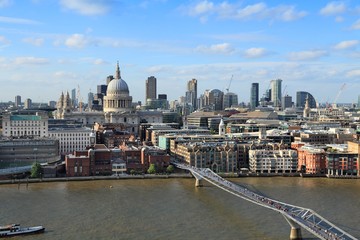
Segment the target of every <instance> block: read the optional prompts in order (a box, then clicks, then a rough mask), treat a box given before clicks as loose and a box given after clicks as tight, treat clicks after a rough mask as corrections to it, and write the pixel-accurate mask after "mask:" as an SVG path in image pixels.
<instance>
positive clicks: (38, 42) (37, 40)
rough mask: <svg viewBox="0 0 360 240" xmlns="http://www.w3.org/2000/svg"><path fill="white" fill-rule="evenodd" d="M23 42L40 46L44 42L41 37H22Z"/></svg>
mask: <svg viewBox="0 0 360 240" xmlns="http://www.w3.org/2000/svg"><path fill="white" fill-rule="evenodd" d="M23 42H25V43H29V44H31V45H34V46H37V47H40V46H42V45H43V44H44V39H43V38H24V39H23Z"/></svg>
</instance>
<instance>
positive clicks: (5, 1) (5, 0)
mask: <svg viewBox="0 0 360 240" xmlns="http://www.w3.org/2000/svg"><path fill="white" fill-rule="evenodd" d="M11 4H12V0H0V8H3V7H7V6H10V5H11Z"/></svg>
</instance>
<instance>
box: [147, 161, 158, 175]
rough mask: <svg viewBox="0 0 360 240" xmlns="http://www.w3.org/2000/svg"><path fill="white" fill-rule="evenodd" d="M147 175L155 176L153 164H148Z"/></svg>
mask: <svg viewBox="0 0 360 240" xmlns="http://www.w3.org/2000/svg"><path fill="white" fill-rule="evenodd" d="M147 172H148V174H155V173H156V167H155V164H153V163H152V164H150V167H149V169H148V170H147Z"/></svg>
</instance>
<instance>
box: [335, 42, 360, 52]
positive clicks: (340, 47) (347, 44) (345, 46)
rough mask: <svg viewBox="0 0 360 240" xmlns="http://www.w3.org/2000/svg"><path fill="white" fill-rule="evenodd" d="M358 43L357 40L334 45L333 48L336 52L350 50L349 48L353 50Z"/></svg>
mask: <svg viewBox="0 0 360 240" xmlns="http://www.w3.org/2000/svg"><path fill="white" fill-rule="evenodd" d="M359 43H360V41H359V40H348V41H342V42H339V43H338V44H336V45H335V46H334V48H335V49H337V50H345V49H351V48H355V47H356V46H357V45H359Z"/></svg>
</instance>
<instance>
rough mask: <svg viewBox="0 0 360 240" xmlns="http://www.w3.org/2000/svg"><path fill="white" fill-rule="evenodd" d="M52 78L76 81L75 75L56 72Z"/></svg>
mask: <svg viewBox="0 0 360 240" xmlns="http://www.w3.org/2000/svg"><path fill="white" fill-rule="evenodd" d="M54 77H56V78H67V79H77V78H78V76H77V75H76V74H75V73H71V72H65V71H58V72H55V73H54Z"/></svg>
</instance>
